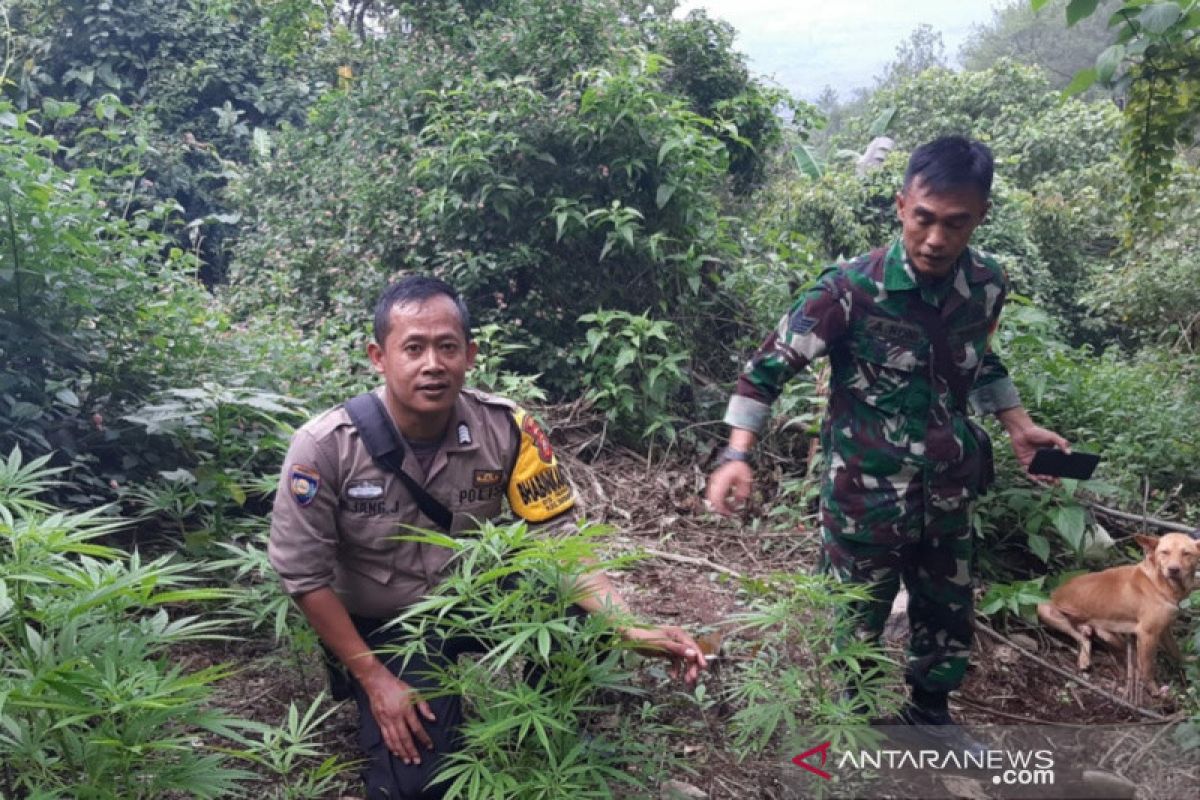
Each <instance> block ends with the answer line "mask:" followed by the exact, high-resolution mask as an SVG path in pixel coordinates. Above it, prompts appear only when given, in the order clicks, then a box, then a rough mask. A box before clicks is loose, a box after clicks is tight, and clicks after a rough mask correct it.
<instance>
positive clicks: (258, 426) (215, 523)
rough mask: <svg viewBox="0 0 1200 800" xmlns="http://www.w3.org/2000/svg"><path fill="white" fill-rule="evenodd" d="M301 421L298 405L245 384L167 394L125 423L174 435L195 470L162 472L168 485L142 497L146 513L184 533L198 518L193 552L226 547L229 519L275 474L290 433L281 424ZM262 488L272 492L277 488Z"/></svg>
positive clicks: (190, 536) (192, 537)
mask: <svg viewBox="0 0 1200 800" xmlns="http://www.w3.org/2000/svg"><path fill="white" fill-rule="evenodd" d="M301 416H303V410H302V409H301V408H300V407H299V406H298V405H297V403H296V401H294V400H292V399H290V398H287V397H283V396H281V395H277V394H274V393H271V392H264V391H262V390H259V389H252V388H248V387H244V386H222V385H219V384H215V383H205V384H204V385H202V386H199V387H195V388H191V389H168V390H166V391H165V392H163V394H162V397H161V399H160V401H159V402H157V403H153V404H150V405H147V406H144V407H142V408H141V409H139V410H138V411H137V412H136V413H133V414H128V415H126V417H125V419H127V420H129V421H130V422H134V423H136V424H138V425H142V426H144V427H145V428H146V432H147V433H149V434H151V435H152V436H154V435H163V436H169V437H170V438H171V440H172V443H173V444H174V445H175V446H176V447H177V448H179V450H180V451H181V454H182V455H183V456H184V463H185V464H190V465H194V466H191V467H190V468H187V467H180V468H178V469H176V470H174V471H172V472H164V473H161V477H162V478H163V479H164V480H165V481H166V483H165V484H160V485H159V486H160V491H159V492H150V493H148V494H147V493H143V495H142V499H143V502H145V505H146V508H147V509H148V510H149V511H150V512H151V513H156V512H157V513H164V514H165V515H166V516H167V517H168V518H171V519H173V521H174V522H175V523H176V524H177V525H178V526H179V527H180V528H183V527H184V524H185V520H186V518H187V517H188V516H190V515H191V514H192V513H193V512H199V517H200V519H199V526H198V527H197V528H194V529H191V530H188V531H187V534H186V539H187V541H188V543H189V544H191V545H193V546H202V545H205V544H207V543H209V542H225V541H229V540H230V539H231V538H232V532H231V530H230V520H229V517H230V515H231V514H232V513H234V512H236V510H237V509H241V508H242V507H244V506H245V505H246V501H247V497H248V493H249V492H250V491H252V490H253V489H254V486H255V484H256V482H257V481H256V476H257V475H259V474H260V473H261V472H263V471H270V470H271V469H272V468H274V467H275V465H276V464H278V463H279V461H280V460H282V455H283V453H285V452H286V451H287V444H288V436H289V433H290V431H289V429H287V428H285V427H284V424H283V423H284V420H288V419H291V420H297V419H298V418H300V417H301ZM262 488H264V489H265V490H266V492H268V493H269V492H270V491H271V490H272V489H273V488H274V486H273V484H268V485H267V486H265V487H262ZM181 495H182V496H183V497H184V498H186V501H185V502H184V503H182V504H181V503H179V502H178V501H177V498H179V497H180V496H181ZM164 496H165V497H166V498H168V499H169V500H170V502H169V503H164V502H163V497H164Z"/></svg>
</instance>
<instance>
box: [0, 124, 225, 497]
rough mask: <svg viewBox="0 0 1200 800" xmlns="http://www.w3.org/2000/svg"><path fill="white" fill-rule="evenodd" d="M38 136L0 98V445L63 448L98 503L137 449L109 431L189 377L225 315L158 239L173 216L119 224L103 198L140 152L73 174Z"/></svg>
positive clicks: (113, 202) (156, 214) (83, 489)
mask: <svg viewBox="0 0 1200 800" xmlns="http://www.w3.org/2000/svg"><path fill="white" fill-rule="evenodd" d="M111 108H116V107H110V110H111ZM113 113H116V112H113ZM102 119H103V118H102ZM102 124H103V123H102ZM37 131H38V123H37V121H36V120H35V119H34V118H33V117H32V116H30V115H29V114H25V113H19V112H16V111H15V110H13V107H12V106H11V105H10V104H8V103H6V102H0V178H2V184H3V186H2V187H0V216H2V217H3V219H2V220H0V252H3V260H2V261H0V264H3V267H2V268H0V449H2V450H3V451H8V450H9V449H11V448H12V447H13V446H15V445H18V444H19V445H20V446H21V447H22V449H23V450H25V451H26V452H28V453H34V454H36V453H45V452H48V451H50V450H52V449H54V450H58V451H60V453H61V456H60V457H62V458H64V459H71V460H73V461H74V463H75V464H77V465H80V466H85V465H86V468H85V469H83V470H80V471H79V472H78V473H77V474H75V475H74V476H73V479H74V489H75V492H76V493H77V494H78V495H80V496H83V497H87V496H91V497H93V498H95V497H103V496H108V495H109V489H108V487H107V486H106V485H105V481H104V480H102V479H101V475H102V474H103V473H106V472H109V471H115V470H119V469H122V468H123V467H124V465H123V464H122V463H121V459H122V458H123V457H125V456H128V455H130V454H129V453H128V450H130V449H133V448H132V446H131V443H130V442H126V441H122V430H121V429H120V426H119V425H114V424H113V423H114V422H115V421H116V419H117V417H118V416H119V414H120V413H121V411H122V410H124V409H126V408H128V406H129V405H130V404H131V403H133V402H136V401H137V400H138V399H139V398H140V397H141V396H143V395H144V394H146V393H148V392H149V391H152V390H153V389H155V388H157V387H159V386H161V385H164V384H165V383H167V382H169V381H170V380H171V379H172V378H173V377H176V376H178V375H179V374H180V373H181V372H184V371H188V370H190V369H192V368H193V367H194V365H195V364H196V363H197V361H198V360H199V359H200V358H201V357H202V356H203V355H204V354H205V352H206V348H207V344H206V342H205V335H204V334H205V333H206V332H208V331H211V330H212V329H213V328H215V327H217V326H219V325H220V319H219V317H218V316H217V315H215V314H211V313H210V312H208V311H207V310H206V309H207V306H208V303H207V298H206V297H205V294H204V291H203V289H202V288H201V287H200V286H199V285H198V284H197V283H196V282H195V280H194V278H193V273H194V271H195V268H196V264H195V261H194V260H193V259H192V258H191V257H189V256H187V255H185V254H184V253H181V252H180V251H179V250H177V249H174V248H170V247H169V246H168V245H169V242H168V241H167V239H166V238H165V237H164V236H163V235H162V234H161V233H160V232H159V230H158V229H159V228H160V227H161V226H162V225H163V224H164V223H165V222H166V220H167V219H169V218H170V216H171V215H172V214H173V213H174V212H175V206H174V205H173V204H170V203H164V204H162V205H159V206H157V207H154V208H152V209H142V210H137V211H132V212H130V213H129V216H128V217H126V216H124V214H125V212H126V211H128V209H127V208H126V206H125V199H126V198H124V197H121V196H113V195H112V194H110V193H108V192H107V191H106V190H105V189H103V185H104V183H105V181H106V180H107V179H110V178H113V177H114V176H116V175H121V176H124V177H125V178H126V179H132V176H135V175H136V173H137V168H136V164H137V161H138V159H140V158H141V157H142V155H143V153H144V144H143V145H142V146H141V147H140V148H138V147H134V148H132V149H131V150H130V151H128V152H127V153H126V154H125V157H126V158H127V159H128V161H129V164H130V166H123V167H120V168H118V169H116V170H114V172H112V173H107V174H106V173H102V172H99V171H97V170H73V171H68V170H64V169H62V168H60V167H59V166H58V165H57V162H58V160H59V159H60V158H61V157H62V155H63V149H62V147H60V145H59V143H58V142H57V141H55V140H54V139H52V138H50V137H48V136H43V135H40V134H39V133H38V132H37ZM101 133H102V131H100V130H99V129H97V131H96V133H95V134H94V135H97V136H99V135H101ZM123 450H124V451H126V452H121V451H123Z"/></svg>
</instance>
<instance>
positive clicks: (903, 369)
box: [847, 320, 929, 415]
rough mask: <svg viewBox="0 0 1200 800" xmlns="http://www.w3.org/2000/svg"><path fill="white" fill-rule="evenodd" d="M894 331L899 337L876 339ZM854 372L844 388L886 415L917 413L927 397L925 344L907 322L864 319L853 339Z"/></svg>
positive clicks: (926, 347)
mask: <svg viewBox="0 0 1200 800" xmlns="http://www.w3.org/2000/svg"><path fill="white" fill-rule="evenodd" d="M888 328H895V332H896V333H899V334H901V335H899V336H896V337H895V338H892V337H888V338H884V337H883V336H880V335H879V333H880V329H888ZM850 353H851V355H852V356H853V358H854V369H853V371H852V373H851V374H850V375H849V376H848V377H849V383H848V385H847V388H849V389H850V391H851V392H852V393H853V394H854V395H855V396H856V397H857V398H858V399H859V400H861V401H862V402H864V403H866V404H867V405H869V406H871V407H872V408H875V409H878V410H879V411H880V412H881V413H883V414H886V415H901V414H910V415H911V414H914V413H919V411H920V406H921V405H923V404H926V403H927V402H928V397H929V378H928V376H929V345H928V343H927V342H926V341H925V339H924V337H922V336H920V335H919V333H917V332H916V331H914V330H913V329H912V327H911V323H905V322H898V321H891V320H881V321H880V322H879V323H875V320H868V322H867V325H865V326H864V330H863V331H861V332H860V333H859V334H857V335H855V336H853V337H852V338H851V341H850Z"/></svg>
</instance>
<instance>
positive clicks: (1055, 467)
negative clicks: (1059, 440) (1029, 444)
mask: <svg viewBox="0 0 1200 800" xmlns="http://www.w3.org/2000/svg"><path fill="white" fill-rule="evenodd" d="M1099 463H1100V456H1098V455H1096V454H1094V453H1080V452H1079V451H1075V452H1072V453H1064V452H1063V451H1062V450H1058V449H1055V448H1053V447H1043V448H1040V449H1039V450H1038V451H1037V452H1036V453H1034V455H1033V461H1032V462H1031V463H1030V464H1029V474H1030V475H1049V476H1051V477H1054V478H1078V479H1079V480H1081V481H1086V480H1087V479H1088V478H1090V477H1092V473H1093V472H1095V471H1096V465H1097V464H1099Z"/></svg>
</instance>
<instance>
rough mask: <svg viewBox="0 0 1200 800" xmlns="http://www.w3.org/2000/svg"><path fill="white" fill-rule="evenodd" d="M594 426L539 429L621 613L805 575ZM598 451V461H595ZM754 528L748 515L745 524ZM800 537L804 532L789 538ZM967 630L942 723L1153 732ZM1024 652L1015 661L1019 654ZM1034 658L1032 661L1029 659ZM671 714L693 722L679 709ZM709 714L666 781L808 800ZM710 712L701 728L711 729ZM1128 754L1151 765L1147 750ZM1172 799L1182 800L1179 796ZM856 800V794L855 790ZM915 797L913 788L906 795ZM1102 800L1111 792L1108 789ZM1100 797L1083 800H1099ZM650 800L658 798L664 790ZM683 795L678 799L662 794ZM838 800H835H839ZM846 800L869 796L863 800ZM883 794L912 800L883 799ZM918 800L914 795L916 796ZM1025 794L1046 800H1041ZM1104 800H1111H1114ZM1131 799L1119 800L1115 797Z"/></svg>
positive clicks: (690, 725)
mask: <svg viewBox="0 0 1200 800" xmlns="http://www.w3.org/2000/svg"><path fill="white" fill-rule="evenodd" d="M594 422H595V421H594V420H582V421H581V420H579V419H577V418H576V417H573V416H571V415H567V416H566V418H565V419H561V420H553V419H552V420H551V427H552V428H553V429H554V430H555V439H556V445H557V447H556V449H557V451H558V454H559V458H560V460H561V461H563V462H564V465H565V466H566V468H567V470H568V474H569V475H570V477H571V480H572V482H573V484H574V485H575V488H576V490H577V493H578V495H579V496H580V500H581V503H580V506H581V507H582V508H585V509H587V511H588V516H589V518H590V519H593V520H601V521H607V522H610V523H612V524H613V525H614V526H615V528H616V533H615V534H614V535H613V538H612V546H613V548H614V552H629V551H635V550H642V551H643V552H645V553H649V554H650V555H649V557H647V558H645V559H643V560H641V561H639V562H637V563H636V564H634V565H633V566H632V567H631V568H629V569H627V570H625V571H622V572H619V573H617V574H615V575H613V578H614V581H615V582H616V584H617V585H618V587H619V588H620V589H621V591H622V592H623V593H624V594H625V596H626V597H627V598H628V599H629V601H630V603H631V604H632V605H633V607H634V608H635V609H636V610H637V611H638V612H640V613H641V614H643V615H644V616H645V617H646V618H649V619H653V620H655V621H659V622H663V623H673V624H678V625H681V626H683V627H685V628H687V629H688V630H689V631H691V632H693V633H694V634H702V633H705V632H708V631H712V630H715V629H716V628H717V627H718V626H719V625H720V624H721V623H722V622H723V621H724V620H726V619H727V618H728V617H729V616H730V615H731V614H734V613H736V612H738V611H742V610H745V609H744V607H743V606H741V603H742V600H741V599H740V596H739V592H738V591H737V588H738V582H737V580H736V578H734V577H733V576H734V575H741V576H746V577H753V576H764V575H767V574H769V573H772V572H779V571H789V572H796V571H808V570H811V569H812V567H813V564H814V563H815V557H816V552H817V545H816V539H815V536H814V534H813V533H811V527H812V521H811V520H808V521H807V524H806V523H805V520H803V519H800V520H797V519H784V518H775V521H770V518H763V517H762V516H760V515H761V513H762V512H763V511H764V510H763V509H753V510H752V511H751V513H750V514H749V515H748V516H747V517H745V518H743V519H740V520H724V519H718V518H717V517H715V515H712V514H710V513H707V512H706V511H705V510H704V506H703V502H702V500H701V498H702V493H703V487H704V482H705V471H704V469H705V468H707V466H708V465H707V464H694V463H688V464H680V463H670V464H669V465H668V466H664V465H663V464H661V463H652V464H647V461H646V459H645V458H644V457H642V456H639V455H637V454H636V453H633V452H632V451H629V450H626V449H623V448H621V447H619V446H614V445H612V444H611V443H609V442H603V441H602V437H601V436H600V435H599V433H598V431H597V427H598V426H597V425H595V424H594ZM597 451H599V456H598V457H597V456H596V452H597ZM755 516H759V518H758V519H757V520H755V519H754V517H755ZM800 526H805V527H800ZM999 635H1000V636H1002V637H1003V640H1001V639H1000V638H997V636H995V635H993V634H992V633H991V632H990V631H984V630H982V629H981V630H980V633H979V635H977V637H976V641H975V645H974V651H973V655H972V659H971V668H970V670H969V671H968V675H967V680H966V682H965V684H964V686H963V687H962V689H961V690H960V691H959V692H957V693H956V695H955V696H954V697H952V701H951V708H952V711H953V712H954V713H955V714H956V716H957V717H959V718H960V719H961V720H962V721H963V722H966V723H970V724H972V725H1006V726H1021V725H1048V724H1053V725H1060V726H1076V727H1078V728H1081V729H1082V728H1086V727H1087V726H1103V725H1124V726H1126V729H1128V730H1132V731H1134V733H1133V734H1132V737H1133V739H1134V742H1133V744H1135V745H1136V744H1138V743H1139V741H1140V734H1138V733H1137V731H1139V730H1141V729H1142V728H1140V727H1138V726H1143V727H1144V728H1145V730H1146V731H1147V733H1146V734H1145V739H1146V741H1150V736H1151V733H1150V731H1151V730H1152V726H1151V725H1150V724H1148V723H1151V722H1153V720H1152V719H1150V717H1149V716H1147V715H1146V714H1142V713H1138V712H1137V711H1135V710H1131V709H1129V708H1126V707H1123V706H1122V705H1120V704H1119V703H1118V702H1116V701H1115V700H1112V699H1109V698H1108V697H1105V696H1103V695H1102V694H1099V693H1096V692H1092V691H1089V690H1087V689H1085V688H1084V687H1081V686H1079V685H1077V684H1075V683H1072V682H1071V681H1069V680H1068V679H1067V678H1065V677H1064V676H1063V675H1062V674H1060V673H1058V672H1056V671H1054V670H1052V669H1051V668H1048V667H1047V666H1045V665H1044V664H1043V663H1039V661H1040V662H1045V663H1046V664H1050V665H1053V666H1056V667H1058V668H1059V669H1061V670H1062V671H1064V672H1066V673H1069V674H1076V670H1075V666H1074V659H1075V653H1074V650H1073V649H1071V648H1069V647H1068V645H1067V644H1066V643H1065V642H1064V641H1062V640H1061V639H1059V638H1056V637H1053V636H1050V635H1049V634H1047V633H1045V632H1044V631H1042V630H1040V629H1038V628H1034V627H1031V626H1024V625H1022V624H1020V623H1017V624H1010V627H1009V628H1008V629H1007V630H1006V631H1003V632H1000V633H999ZM1022 651H1024V652H1022ZM1096 652H1097V658H1096V659H1095V665H1094V666H1093V668H1092V670H1091V673H1090V675H1088V676H1087V678H1086V679H1087V681H1088V682H1089V683H1091V684H1093V685H1095V686H1096V687H1097V688H1099V689H1100V690H1101V691H1102V692H1103V693H1106V694H1109V695H1112V696H1114V697H1116V696H1118V695H1120V694H1121V690H1122V687H1123V681H1124V677H1123V676H1124V657H1123V655H1121V654H1113V653H1108V652H1107V651H1104V650H1103V649H1102V648H1097V651H1096ZM181 655H182V656H183V657H184V658H186V659H187V660H188V661H189V662H190V664H191V665H192V666H200V665H203V664H204V663H206V662H207V663H216V662H224V663H230V664H234V665H237V666H238V668H239V671H238V672H237V673H236V674H235V675H234V676H233V677H231V678H229V679H227V680H225V681H224V682H223V683H222V684H221V685H220V687H219V694H218V696H217V698H216V702H217V704H218V705H220V706H221V707H223V708H225V709H228V710H230V711H233V712H236V713H238V714H241V715H244V716H250V717H253V718H254V719H258V720H261V721H263V722H266V723H271V724H277V723H279V722H280V721H282V720H283V719H284V718H285V717H286V713H287V707H288V704H289V703H291V702H295V703H296V704H297V705H299V706H300V707H301V708H304V707H306V706H307V704H308V702H309V701H310V700H311V698H313V697H314V696H316V694H317V693H318V692H320V691H321V690H322V689H323V688H324V686H325V676H324V673H323V670H322V668H321V667H320V665H319V663H318V662H317V659H316V658H315V657H312V656H295V655H289V654H287V653H285V652H281V651H280V650H278V649H276V648H275V647H274V646H273V645H272V644H271V643H269V642H266V641H256V640H245V641H234V642H223V643H217V644H215V645H210V646H207V647H206V648H204V649H202V650H196V651H192V652H188V653H184V654H181ZM1035 659H1036V660H1035ZM705 680H706V681H708V682H710V683H711V684H712V689H711V691H710V694H712V693H715V692H719V691H720V683H721V680H722V678H721V677H720V674H719V672H718V673H715V674H713V675H709V676H708V677H706V679H705ZM645 686H646V687H647V688H648V689H649V691H650V696H651V699H652V701H660V700H661V701H665V700H666V697H667V695H668V694H669V693H671V692H673V691H675V689H673V688H672V687H671V686H670V685H668V684H667V683H666V682H665V681H661V680H659V681H656V680H655V679H653V678H649V677H647V678H645ZM1148 710H1149V711H1151V713H1154V714H1158V715H1161V716H1170V715H1172V714H1174V713H1175V712H1176V711H1177V708H1176V705H1175V703H1174V701H1172V700H1170V699H1167V700H1163V701H1161V702H1159V703H1158V704H1157V705H1155V706H1153V707H1151V708H1150V709H1148ZM680 713H683V714H690V713H697V712H694V711H686V710H685V711H683V712H680ZM719 713H720V707H718V708H717V711H716V712H714V711H713V710H711V709H710V710H709V711H708V712H705V714H704V717H705V718H704V719H703V720H702V724H698V723H697V721H696V720H695V719H692V720H683V722H685V723H686V724H685V725H683V726H681V727H684V728H686V730H687V733H686V734H682V735H681V736H680V737H679V740H678V741H677V742H675V741H673V742H672V746H673V747H674V748H676V750H675V754H676V755H677V756H680V757H681V758H682V760H683V761H684V762H685V763H686V764H687V765H688V766H689V768H690V771H691V774H680V775H678V776H676V777H677V778H678V779H679V780H680V781H682V782H683V783H685V784H687V785H689V786H690V787H693V788H694V789H696V790H698V793H696V794H695V796H697V797H700V796H703V797H709V798H714V800H716V799H718V798H720V799H726V798H728V799H730V800H732V799H733V798H791V797H799V796H811V795H812V792H809V791H807V790H805V789H799V790H798V789H797V788H796V786H797V785H798V784H797V782H796V778H797V774H798V773H799V769H798V768H797V767H796V766H794V765H792V764H790V763H789V760H790V754H789V755H788V756H786V757H780V758H777V759H773V760H762V761H753V760H746V761H743V762H738V761H737V760H736V759H735V758H734V757H733V755H732V753H731V751H730V749H729V747H728V743H727V738H726V736H725V734H724V732H723V725H722V720H721V719H720V718H719ZM714 714H715V718H714ZM321 742H322V744H323V746H324V747H325V748H327V752H332V753H338V754H341V755H343V756H345V757H346V758H353V757H355V756H356V754H357V748H356V743H355V711H354V709H353V708H352V704H349V705H343V706H342V707H341V708H339V709H338V710H337V711H335V712H334V713H333V715H332V716H331V717H330V718H329V719H328V720H327V721H326V723H325V724H324V725H323V726H322V729H321ZM1145 749H1147V750H1149V751H1150V752H1149V753H1148V754H1146V753H1143V754H1141V755H1140V756H1139V758H1140V759H1141V761H1147V760H1150V761H1152V760H1153V753H1154V749H1153V748H1151V747H1149V746H1147V748H1145ZM1167 768H1168V769H1169V770H1173V772H1172V775H1173V778H1172V779H1171V780H1170V781H1167V782H1166V783H1162V784H1160V785H1159V788H1158V789H1157V790H1155V791H1153V792H1149V791H1147V790H1146V789H1145V788H1143V789H1139V790H1138V791H1137V793H1136V795H1137V796H1139V797H1148V796H1153V797H1154V798H1155V800H1164V799H1165V798H1167V797H1175V796H1178V797H1196V796H1200V766H1198V765H1188V766H1186V767H1180V766H1178V765H1175V764H1169V765H1167ZM948 780H949V783H945V782H944V783H943V784H942V787H941V788H942V789H943V790H944V791H945V792H946V794H945V795H943V796H956V797H970V798H974V797H987V796H989V795H988V794H987V792H986V791H985V790H984V789H983V788H981V786H980V784H979V783H978V782H975V783H973V784H972V783H970V782H969V781H968V782H967V783H965V784H962V783H955V782H954V781H955V780H957V779H948ZM1180 787H1182V788H1180ZM863 791H864V792H869V790H863ZM914 791H915V790H914ZM1114 791H1115V790H1114ZM358 792H359V789H358V786H357V784H356V781H354V780H349V781H347V782H346V783H345V784H344V785H342V786H341V787H340V788H339V789H338V790H337V791H334V792H332V793H330V794H329V795H328V796H329V797H333V798H338V797H344V798H354V797H358V796H359V794H358ZM1103 794H1104V793H1103V792H1099V793H1097V794H1093V795H1091V796H1103ZM662 796H664V797H669V796H672V795H670V794H669V792H666V791H665V790H664V794H663V795H662ZM675 796H679V797H686V796H687V795H675ZM842 796H845V795H842ZM860 796H864V797H866V796H881V795H872V794H870V793H864V794H862V795H860ZM887 796H896V797H902V796H918V795H905V794H903V793H900V794H894V793H893V794H889V795H887ZM919 796H927V795H925V794H923V793H922V794H921V795H919ZM1038 796H1055V795H1053V794H1046V795H1038ZM1113 796H1119V793H1118V794H1115V795H1113ZM1129 796H1133V795H1129Z"/></svg>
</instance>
